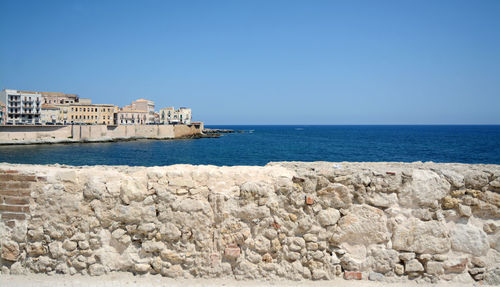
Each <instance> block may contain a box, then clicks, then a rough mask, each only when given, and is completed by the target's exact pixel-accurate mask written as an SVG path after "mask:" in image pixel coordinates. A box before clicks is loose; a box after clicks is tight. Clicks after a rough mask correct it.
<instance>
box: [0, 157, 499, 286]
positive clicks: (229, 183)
mask: <svg viewBox="0 0 500 287" xmlns="http://www.w3.org/2000/svg"><path fill="white" fill-rule="evenodd" d="M0 213H1V219H0V241H1V249H0V258H1V259H0V266H1V271H2V273H10V274H24V273H47V274H54V273H61V274H77V273H79V274H84V275H95V276H98V275H103V274H106V273H111V272H130V273H133V274H159V275H161V276H166V277H172V278H193V277H195V278H198V277H203V278H235V279H279V278H286V279H290V280H332V279H335V278H338V277H340V278H346V279H370V280H376V281H382V282H406V281H407V280H409V279H412V280H415V281H417V282H469V283H473V282H482V283H483V284H500V166H499V165H479V164H477V165H474V164H436V163H354V162H352V163H350V162H341V163H330V162H314V163H306V162H279V163H269V164H268V165H266V166H264V167H257V166H235V167H217V166H192V165H173V166H163V167H127V166H85V167H71V166H60V165H14V164H7V163H3V164H0Z"/></svg>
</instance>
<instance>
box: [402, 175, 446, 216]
mask: <svg viewBox="0 0 500 287" xmlns="http://www.w3.org/2000/svg"><path fill="white" fill-rule="evenodd" d="M450 187H451V185H450V184H449V183H448V181H446V180H445V179H442V178H441V177H439V175H437V174H436V173H435V172H433V171H430V170H420V169H414V170H413V172H412V174H411V180H410V181H409V182H407V183H406V184H405V185H404V186H403V187H402V189H401V193H400V194H399V202H400V204H401V205H403V206H410V207H411V206H419V207H427V206H428V207H435V206H437V204H438V201H439V200H441V199H442V198H443V197H445V196H446V195H447V194H448V192H449V191H450Z"/></svg>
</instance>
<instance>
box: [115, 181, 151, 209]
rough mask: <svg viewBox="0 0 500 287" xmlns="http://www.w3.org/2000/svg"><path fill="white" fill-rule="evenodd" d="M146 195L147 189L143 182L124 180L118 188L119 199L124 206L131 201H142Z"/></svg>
mask: <svg viewBox="0 0 500 287" xmlns="http://www.w3.org/2000/svg"><path fill="white" fill-rule="evenodd" d="M146 195H148V189H147V186H146V184H145V182H143V181H139V180H135V179H133V180H129V179H124V180H123V181H122V185H121V187H120V199H121V200H122V201H123V203H125V204H129V203H130V202H131V201H143V200H144V198H146Z"/></svg>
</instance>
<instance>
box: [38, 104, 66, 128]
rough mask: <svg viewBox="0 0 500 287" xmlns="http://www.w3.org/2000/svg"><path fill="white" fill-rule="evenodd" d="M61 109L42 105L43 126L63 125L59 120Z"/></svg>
mask: <svg viewBox="0 0 500 287" xmlns="http://www.w3.org/2000/svg"><path fill="white" fill-rule="evenodd" d="M60 110H61V109H60V108H59V107H57V106H54V105H49V104H42V112H41V123H42V125H47V124H49V125H55V124H58V123H61V121H60V119H59V115H60Z"/></svg>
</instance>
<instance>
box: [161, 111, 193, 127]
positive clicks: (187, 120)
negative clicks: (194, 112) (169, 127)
mask: <svg viewBox="0 0 500 287" xmlns="http://www.w3.org/2000/svg"><path fill="white" fill-rule="evenodd" d="M160 123H161V124H187V125H189V124H191V109H189V108H186V107H181V108H179V109H178V110H176V109H175V108H174V107H168V108H164V109H160Z"/></svg>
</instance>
